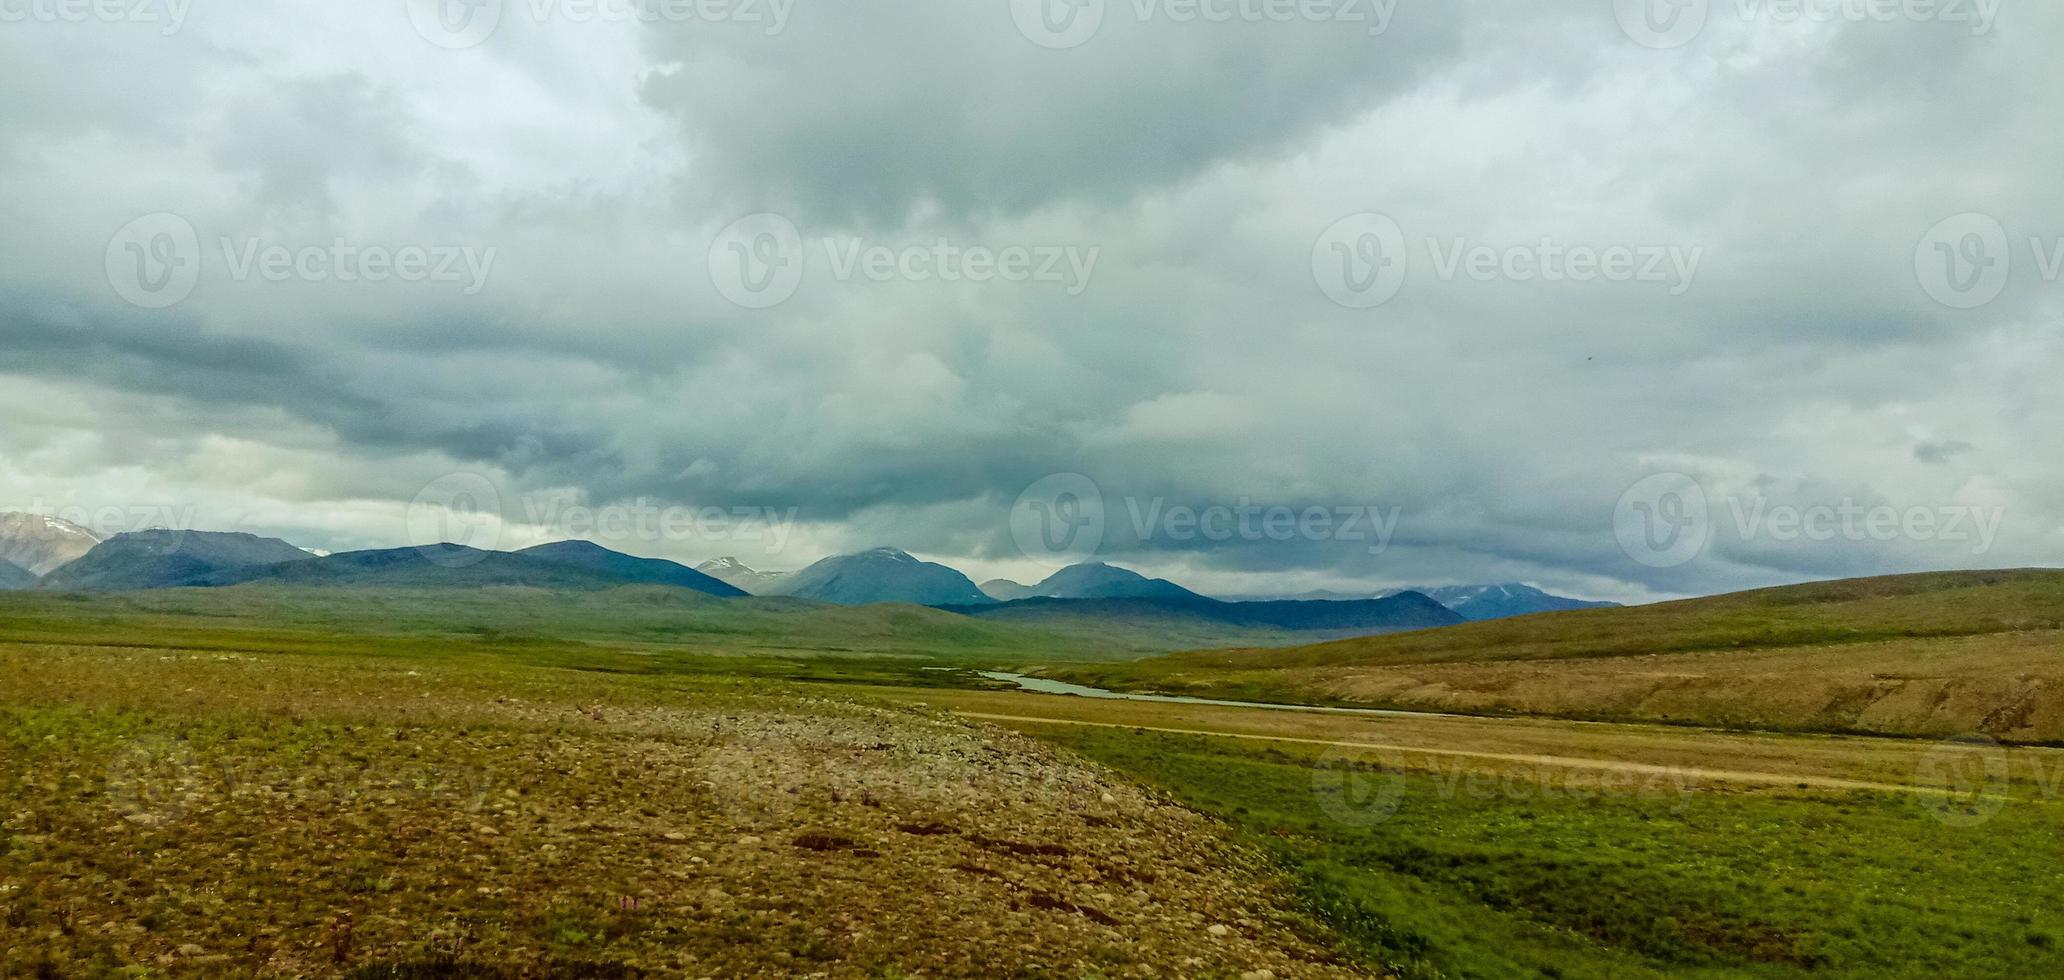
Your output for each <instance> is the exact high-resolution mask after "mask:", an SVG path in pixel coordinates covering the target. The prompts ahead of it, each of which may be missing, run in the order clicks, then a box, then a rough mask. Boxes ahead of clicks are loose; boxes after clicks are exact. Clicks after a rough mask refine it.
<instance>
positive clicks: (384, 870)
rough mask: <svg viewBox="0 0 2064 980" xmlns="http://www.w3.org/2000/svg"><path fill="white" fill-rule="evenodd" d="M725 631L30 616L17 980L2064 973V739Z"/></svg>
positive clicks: (211, 597)
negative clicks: (1152, 695) (1024, 665)
mask: <svg viewBox="0 0 2064 980" xmlns="http://www.w3.org/2000/svg"><path fill="white" fill-rule="evenodd" d="M705 605H707V603H704V602H701V601H698V600H693V599H687V600H685V601H684V600H682V599H680V598H679V597H678V596H675V595H672V594H667V593H655V592H651V591H647V590H623V591H619V592H613V593H603V594H599V595H594V594H581V595H577V596H575V595H555V594H549V593H533V592H522V593H510V592H496V591H487V592H480V593H469V594H454V595H432V594H427V593H392V594H389V593H377V592H356V593H351V594H331V593H308V592H298V591H293V590H227V591H220V592H174V593H162V594H147V595H137V596H100V597H93V598H87V599H81V598H70V597H63V596H30V597H19V596H16V597H0V974H4V975H31V976H35V975H41V976H60V977H73V976H84V977H101V976H110V977H112V976H180V977H184V976H193V977H219V976H232V977H234V976H272V975H299V976H348V977H357V978H383V977H434V978H451V977H467V978H477V977H489V978H516V977H533V976H538V977H542V976H566V977H621V976H690V977H693V976H712V977H715V976H749V975H765V976H798V975H823V976H828V977H846V976H853V977H870V976H873V977H904V976H975V975H979V976H1024V977H1067V978H1091V977H1120V976H1195V977H1227V978H1231V977H1252V978H1259V977H1266V976H1271V975H1272V976H1275V977H1293V976H1294V977H1305V976H1321V977H1323V976H1351V975H1380V974H1386V973H1396V974H1400V975H1404V976H1408V977H1479V976H1480V977H1523V976H1544V975H1545V976H1565V977H1623V976H1633V977H1639V976H1664V975H1669V976H1695V977H1737V976H1740V977H1821V976H1825V977H1845V978H1846V977H1877V976H1892V977H1908V976H1910V977H1922V976H1929V977H1934V976H2042V975H2051V974H2054V973H2057V972H2059V971H2060V970H2064V949H2060V943H2064V917H2060V913H2059V912H2058V910H2059V909H2060V908H2064V874H2060V873H2059V871H2058V870H2057V869H2059V868H2064V834H2060V833H2059V832H2060V831H2064V817H2060V809H2064V806H2060V804H2059V803H2058V802H2057V800H2058V798H2059V796H2060V794H2064V750H2055V749H2046V748H2031V747H1999V746H1994V745H1985V744H1974V745H1963V744H1958V745H1940V744H1935V743H1932V742H1928V741H1924V740H1912V739H1886V738H1849V737H1828V736H1822V735H1804V734H1790V735H1787V734H1771V733H1756V732H1743V731H1716V730H1709V729H1698V728H1689V727H1682V726H1659V725H1633V724H1597V723H1584V722H1576V721H1568V720H1556V719H1548V718H1522V719H1498V718H1482V717H1436V716H1366V715H1342V714H1322V713H1310V712H1293V711H1269V710H1260V709H1252V708H1232V707H1203V706H1194V705H1177V704H1145V703H1133V702H1114V701H1092V700H1087V699H1081V698H1065V697H1053V696H1042V695H1029V694H1021V693H1016V692H1008V691H999V690H993V689H981V688H982V685H980V684H979V682H976V681H975V680H973V678H972V676H971V675H969V674H967V673H965V672H962V671H958V670H940V669H936V668H939V667H942V666H948V667H950V666H963V667H964V666H976V665H983V666H987V665H995V664H999V663H1020V662H1024V661H1026V660H1029V659H1031V658H1034V657H1044V656H1053V655H1054V654H1055V650H1054V648H1052V647H1049V646H1047V645H1046V644H1047V643H1048V642H1049V641H1050V638H1048V637H1045V636H1041V635H1034V634H1027V633H1024V632H1022V631H1016V630H1010V629H1001V628H996V627H992V626H987V625H986V624H980V623H973V624H969V623H966V622H965V621H962V620H959V619H940V618H936V617H935V615H934V614H931V613H928V612H926V611H923V610H898V609H875V610H833V609H826V608H823V607H799V606H793V605H790V606H787V607H780V606H765V607H763V606H759V605H755V604H746V605H744V606H742V607H736V608H725V609H722V610H720V611H716V612H712V611H710V610H707V609H705V608H704V606H705ZM1966 639H1981V640H1982V639H1985V637H1984V636H1983V635H1978V636H1975V637H1967V638H1966ZM1415 642H1423V638H1420V640H1417V641H1415ZM1874 642H1877V641H1863V642H1859V643H1857V644H1855V645H1853V648H1854V649H1856V650H1864V649H1867V648H1869V647H1870V646H1871V645H1872V644H1873V643H1874ZM1951 642H1963V641H1951ZM1063 650H1064V651H1065V650H1066V648H1063ZM1068 655H1071V656H1080V657H1090V656H1095V655H1096V651H1086V652H1085V651H1075V652H1073V653H1070V654H1068ZM1681 656H1699V655H1698V654H1685V655H1681ZM1550 666H1552V664H1551V665H1550ZM927 668H934V669H927ZM954 714H958V715H960V718H959V719H956V718H954V717H953V715H954ZM1007 729H1016V730H1017V731H1016V732H1013V731H1009V730H1007ZM1026 735H1031V736H1034V738H1027V737H1025V736H1026Z"/></svg>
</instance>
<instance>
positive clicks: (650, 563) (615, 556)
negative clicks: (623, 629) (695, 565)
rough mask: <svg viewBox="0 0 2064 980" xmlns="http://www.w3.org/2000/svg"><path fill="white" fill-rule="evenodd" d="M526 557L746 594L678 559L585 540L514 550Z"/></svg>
mask: <svg viewBox="0 0 2064 980" xmlns="http://www.w3.org/2000/svg"><path fill="white" fill-rule="evenodd" d="M516 553H517V554H519V555H523V556H525V557H528V558H536V559H539V560H541V561H548V562H553V563H556V564H560V565H570V566H572V567H575V568H584V569H587V570H588V571H591V572H599V573H601V574H603V575H607V576H609V577H610V578H611V579H613V580H615V581H617V582H623V583H641V584H646V585H671V586H676V587H678V588H683V589H694V590H695V591H697V592H702V593H705V594H708V595H713V596H717V597H719V598H725V599H735V598H739V597H741V596H744V595H746V594H747V593H746V590H744V589H741V588H739V587H737V586H735V585H732V584H730V583H728V582H725V581H723V580H721V579H717V578H713V577H711V576H709V575H705V574H703V573H701V572H698V571H696V570H695V569H692V568H689V567H688V566H686V565H683V564H680V563H679V562H671V561H665V560H663V559H658V558H638V557H634V556H632V555H626V554H622V553H620V552H615V551H611V550H609V549H608V548H604V547H602V546H601V545H599V544H594V543H592V542H588V541H560V542H558V543H556V544H541V545H538V546H537V547H535V548H525V549H523V550H522V551H519V552H516Z"/></svg>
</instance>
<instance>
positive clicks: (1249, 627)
mask: <svg viewBox="0 0 2064 980" xmlns="http://www.w3.org/2000/svg"><path fill="white" fill-rule="evenodd" d="M941 608H944V609H946V610H947V611H950V612H956V613H960V614H962V615H966V616H975V617H978V618H982V619H991V620H998V621H1004V622H1011V623H1018V624H1022V625H1026V626H1032V627H1036V628H1039V629H1043V630H1047V631H1051V632H1057V633H1064V634H1066V635H1070V636H1081V637H1092V636H1098V635H1110V636H1116V635H1139V634H1146V635H1150V636H1152V637H1153V638H1154V641H1155V643H1156V644H1158V645H1160V646H1163V647H1164V648H1165V647H1166V646H1169V645H1176V644H1185V643H1188V644H1197V643H1201V644H1223V643H1226V642H1233V643H1248V644H1252V645H1257V646H1285V645H1292V644H1298V643H1308V642H1310V641H1312V640H1313V639H1321V638H1324V639H1332V638H1338V637H1345V636H1369V635H1372V634H1377V633H1395V632H1398V631H1401V630H1418V629H1429V628H1433V627H1438V626H1451V625H1454V624H1456V623H1460V622H1462V617H1460V616H1457V615H1455V614H1454V613H1453V612H1451V611H1449V610H1448V609H1447V608H1446V607H1444V606H1442V605H1440V604H1439V603H1436V602H1434V601H1433V600H1431V599H1428V598H1426V597H1425V596H1422V595H1418V594H1416V593H1406V594H1403V595H1398V596H1392V597H1390V598H1387V599H1364V600H1360V601H1356V602H1295V601H1280V602H1222V601H1220V600H1217V599H1207V598H1205V597H1203V596H1192V597H1190V598H1187V599H1183V598H1158V599H1157V598H1136V599H1053V598H1034V599H1020V600H1017V601H1014V602H1005V603H990V604H984V605H975V606H944V607H941Z"/></svg>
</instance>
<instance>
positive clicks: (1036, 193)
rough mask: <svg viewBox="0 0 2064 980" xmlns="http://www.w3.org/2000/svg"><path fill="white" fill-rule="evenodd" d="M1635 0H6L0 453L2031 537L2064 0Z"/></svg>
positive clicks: (1085, 511) (1322, 571)
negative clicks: (1795, 1) (1798, 11)
mask: <svg viewBox="0 0 2064 980" xmlns="http://www.w3.org/2000/svg"><path fill="white" fill-rule="evenodd" d="M1649 6H1651V4H1650V2H1649V0H1617V2H1616V0H1570V2H1549V3H1542V2H1537V0H1509V2H1493V0H1462V2H1458V0H1438V2H1435V0H1338V2H1333V3H1325V2H1318V0H1312V2H1307V3H1302V4H1299V3H1286V2H1281V0H1204V2H1203V3H1202V4H1201V5H1199V4H1196V3H1190V2H1185V0H1165V2H1164V0H1108V2H1105V0H1050V2H1049V0H1020V2H1012V0H904V2H897V3H881V2H877V3H863V2H854V0H842V2H830V0H732V2H730V3H729V4H719V3H692V2H680V3H672V2H662V0H650V2H648V3H646V4H644V5H643V7H642V8H634V7H627V6H626V5H625V4H624V3H622V2H617V0H603V2H601V3H599V4H595V3H589V2H584V0H563V2H561V0H509V2H507V3H505V4H498V3H494V2H493V0H476V2H475V3H474V4H472V5H469V4H468V3H466V2H464V0H452V2H450V3H448V4H441V3H438V2H429V0H426V2H405V0H382V2H377V3H333V2H315V0H306V2H269V3H260V2H237V3H230V2H227V0H152V2H147V3H144V4H141V5H138V4H134V3H120V4H112V5H109V6H108V7H107V8H106V9H105V10H104V11H103V10H101V9H100V8H97V7H94V6H92V5H91V4H87V3H82V2H79V0H0V92H4V93H6V98H5V99H4V100H0V378H4V382H5V383H4V385H0V413H4V416H0V417H4V418H5V424H4V425H0V510H5V509H17V510H40V511H42V512H45V513H53V514H59V515H63V516H71V517H74V518H75V519H81V518H83V519H84V522H86V523H91V524H95V525H97V526H98V529H100V530H104V531H107V530H128V529H133V527H132V526H131V525H148V524H152V523H180V524H186V525H190V526H195V527H201V528H210V529H233V530H246V531H253V532H257V533H263V534H271V535H277V536H282V537H286V538H288V539H289V540H292V541H294V542H295V543H297V544H302V545H304V546H308V547H313V548H321V549H326V550H347V549H356V548H368V547H397V546H402V545H407V544H412V543H428V542H427V541H425V540H422V539H424V538H425V537H426V536H429V537H433V538H434V537H437V536H439V531H438V530H437V528H439V527H453V528H457V529H458V530H457V531H455V532H453V534H452V535H448V536H454V537H458V536H465V537H466V540H469V541H470V542H472V543H492V544H498V545H500V546H502V547H516V546H522V545H528V544H533V543H538V542H540V541H544V540H548V539H553V538H559V537H569V536H578V537H593V538H596V539H597V540H603V541H604V543H607V544H610V545H611V546H613V547H618V548H620V549H621V550H625V551H632V552H637V553H641V554H651V555H663V556H667V557H674V558H679V559H682V560H687V561H697V560H701V559H704V558H710V557H715V556H718V555H733V554H735V555H737V556H738V557H740V558H741V559H743V560H744V561H746V562H747V563H748V564H752V565H755V566H759V567H763V568H775V569H786V568H795V567H800V566H802V565H804V564H807V563H808V562H810V561H812V560H814V559H816V558H819V557H822V556H823V555H826V554H830V553H834V552H838V551H845V550H854V549H859V548H866V547H872V546H877V545H897V546H901V547H903V548H906V549H908V550H910V551H912V552H915V553H918V554H920V555H922V556H925V557H928V558H933V559H937V560H941V561H947V562H949V563H952V564H955V565H957V566H959V567H961V568H963V569H965V570H968V571H969V572H970V573H971V574H974V575H976V576H977V577H978V578H979V577H987V576H990V575H1012V576H1017V577H1020V578H1026V579H1036V578H1037V577H1039V576H1041V575H1043V574H1045V573H1046V572H1047V571H1050V570H1052V568H1054V567H1056V566H1057V565H1058V564H1060V563H1061V562H1062V561H1065V560H1068V559H1072V558H1076V557H1082V556H1085V555H1088V554H1095V555H1097V556H1099V557H1102V558H1104V559H1105V560H1109V561H1112V562H1115V563H1119V564H1125V565H1129V566H1132V567H1136V568H1139V569H1141V570H1144V571H1149V572H1152V573H1155V574H1159V575H1165V576H1168V577H1171V578H1176V579H1179V580H1182V581H1184V582H1186V583H1188V584H1192V585H1193V586H1196V587H1199V588H1203V589H1207V590H1215V591H1221V592H1278V591H1279V592H1296V591H1301V590H1305V589H1313V588H1335V589H1355V588H1369V589H1373V588H1379V587H1383V586H1390V585H1414V584H1420V585H1437V584H1449V583H1466V582H1491V581H1510V580H1521V581H1529V582H1534V583H1537V584H1540V585H1542V586H1545V587H1549V588H1552V589H1556V590H1560V591H1564V592H1568V593H1572V594H1579V595H1585V596H1596V597H1605V598H1618V599H1629V600H1642V599H1651V598H1658V597H1664V596H1673V595H1685V594H1694V593H1709V592H1718V591H1726V590H1732V589H1738V588H1746V587H1752V586H1759V585H1767V584H1776V583H1782V582H1792V581H1799V580H1804V579H1812V578H1827V577H1837V576H1848V575H1861V574H1875V573H1881V572H1893V571H1907V570H1920V569H1929V568H1956V567H1977V566H2017V565H2031V564H2045V565H2054V564H2058V563H2059V561H2060V558H2064V530H2060V528H2064V502H2060V495H2059V488H2060V487H2064V394H2060V389H2064V385H2060V380H2059V374H2060V368H2064V332H2060V329H2059V323H2060V313H2064V283H2060V281H2059V278H2060V277H2059V275H2058V263H2059V260H2060V259H2064V182H2060V180H2059V173H2060V163H2064V152H2060V151H2064V109H2060V106H2059V93H2060V92H2064V61H2060V60H2059V59H2058V58H2057V56H2056V53H2057V47H2058V41H2059V38H2060V37H2064V8H2060V5H2058V4H2056V3H2053V2H2049V0H1984V2H1982V3H1981V2H1980V0H1936V2H1932V3H1923V2H1920V0H1913V2H1908V3H1897V2H1885V0H1876V2H1873V0H1819V2H1809V3H1807V4H1806V6H1807V7H1808V8H1809V11H1808V12H1809V13H1810V14H1811V15H1810V16H1794V13H1795V11H1794V10H1793V5H1791V4H1787V3H1784V2H1781V0H1712V2H1710V3H1706V2H1702V0H1653V3H1652V6H1653V8H1654V9H1646V8H1648V7H1649ZM634 9H642V11H643V14H644V16H640V17H630V16H625V14H626V13H627V12H629V11H631V10H634ZM103 14H105V15H106V16H105V18H104V19H103ZM447 507H456V508H457V510H458V512H459V515H460V516H459V518H458V519H457V520H455V521H451V522H445V523H439V522H438V521H435V520H431V519H430V518H427V517H426V515H433V516H435V515H441V514H443V513H444V510H445V509H446V508H447ZM569 507H574V508H578V507H588V508H600V509H599V510H596V511H593V512H590V511H587V510H581V509H571V510H569V509H568V508H569ZM478 509H484V510H487V511H491V512H494V514H495V515H497V516H496V517H495V518H493V519H490V518H485V517H481V516H479V515H477V514H475V513H473V511H475V510H478ZM712 509H713V510H712ZM612 514H613V515H616V516H617V517H620V518H622V520H619V521H618V522H617V523H616V524H615V525H613V526H604V527H600V528H595V529H590V528H588V527H586V526H585V524H586V523H587V522H588V521H589V520H590V519H591V518H599V517H604V516H608V515H612ZM647 515H658V516H659V517H655V518H651V519H648V518H647ZM660 517H663V518H671V520H660V519H659V518H660ZM1923 518H1925V520H1924V519H1923ZM655 521H657V522H656V523H655ZM1042 522H1043V523H1042ZM1055 522H1058V524H1056V523H1055ZM605 523H606V522H605ZM483 527H484V528H486V531H485V533H486V535H487V536H486V537H485V538H482V537H481V536H480V535H481V534H482V533H483V531H482V529H483ZM1056 529H1058V530H1056Z"/></svg>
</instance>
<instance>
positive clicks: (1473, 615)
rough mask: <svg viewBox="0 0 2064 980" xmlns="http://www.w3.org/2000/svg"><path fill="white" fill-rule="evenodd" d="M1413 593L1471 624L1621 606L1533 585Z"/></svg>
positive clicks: (1461, 587)
mask: <svg viewBox="0 0 2064 980" xmlns="http://www.w3.org/2000/svg"><path fill="white" fill-rule="evenodd" d="M1414 591H1417V592H1419V593H1421V594H1423V595H1426V596H1428V597H1430V598H1431V599H1433V601H1435V602H1438V603H1440V604H1441V605H1443V606H1446V607H1448V608H1449V609H1453V610H1454V611H1456V612H1458V613H1461V614H1462V618H1463V619H1466V620H1469V621H1470V622H1472V623H1481V622H1487V621H1489V620H1493V619H1511V618H1513V617H1515V616H1531V615H1534V614H1535V613H1544V612H1568V611H1570V610H1572V609H1611V608H1614V607H1616V606H1618V605H1619V603H1617V602H1592V601H1589V600H1585V599H1571V598H1567V597H1565V596H1559V595H1551V594H1549V593H1547V592H1543V591H1541V590H1540V589H1537V588H1534V587H1533V586H1531V585H1521V584H1519V583H1517V582H1510V583H1506V584H1504V585H1451V586H1446V587H1443V588H1438V589H1416V590H1414Z"/></svg>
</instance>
